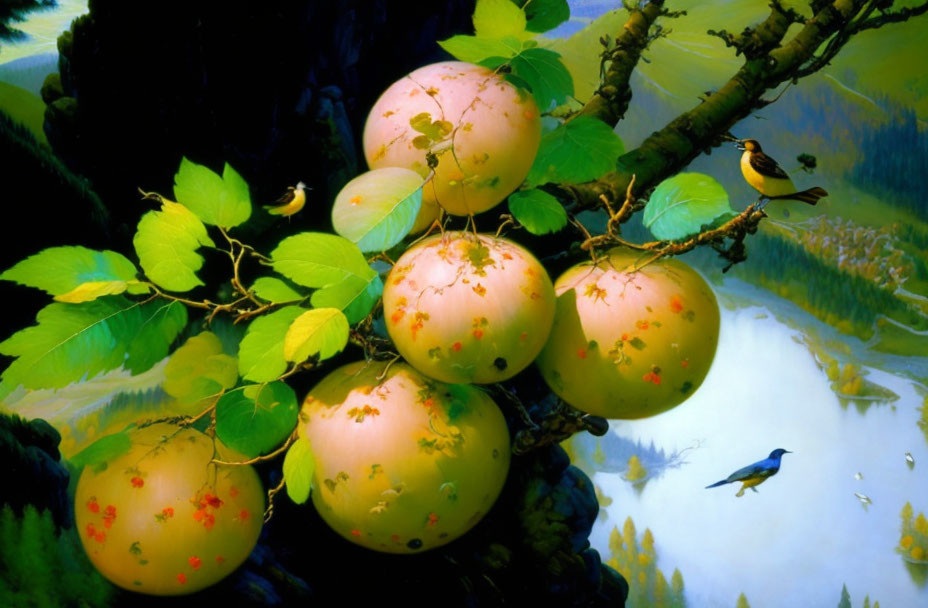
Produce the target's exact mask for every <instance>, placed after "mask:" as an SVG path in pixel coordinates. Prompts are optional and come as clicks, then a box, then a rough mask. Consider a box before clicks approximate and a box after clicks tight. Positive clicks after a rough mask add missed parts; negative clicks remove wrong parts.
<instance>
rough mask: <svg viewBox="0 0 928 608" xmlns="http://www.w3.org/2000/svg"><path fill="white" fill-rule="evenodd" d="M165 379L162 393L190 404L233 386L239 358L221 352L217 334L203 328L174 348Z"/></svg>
mask: <svg viewBox="0 0 928 608" xmlns="http://www.w3.org/2000/svg"><path fill="white" fill-rule="evenodd" d="M164 378H165V380H164V392H166V393H167V394H168V395H170V396H172V397H174V398H175V399H177V400H178V401H180V402H181V403H192V402H195V401H199V400H201V399H205V398H206V397H210V396H213V395H217V394H219V393H220V392H221V391H222V390H224V389H228V388H232V387H233V386H235V382H236V381H237V380H238V360H237V359H236V358H235V357H230V356H229V355H226V354H224V353H223V352H222V342H220V340H219V338H218V337H217V336H216V334H214V333H212V332H208V331H204V332H202V333H200V334H198V335H196V336H193V337H192V338H190V339H189V340H187V342H185V343H184V345H183V346H181V347H180V348H178V349H177V350H176V351H174V353H173V354H172V355H171V358H170V359H169V360H168V363H167V366H165V368H164Z"/></svg>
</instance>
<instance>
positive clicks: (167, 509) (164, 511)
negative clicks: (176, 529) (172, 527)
mask: <svg viewBox="0 0 928 608" xmlns="http://www.w3.org/2000/svg"><path fill="white" fill-rule="evenodd" d="M161 514H162V515H164V516H165V517H174V508H173V507H165V508H164V509H162V510H161Z"/></svg>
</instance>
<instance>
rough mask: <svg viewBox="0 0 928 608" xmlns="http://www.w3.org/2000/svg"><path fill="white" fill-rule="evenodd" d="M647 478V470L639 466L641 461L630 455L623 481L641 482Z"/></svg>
mask: <svg viewBox="0 0 928 608" xmlns="http://www.w3.org/2000/svg"><path fill="white" fill-rule="evenodd" d="M647 476H648V471H647V469H645V468H644V466H643V465H642V464H641V459H639V458H638V456H637V455H636V454H632V456H631V458H629V459H628V470H626V471H625V479H627V480H628V481H641V480H642V479H644V478H645V477H647Z"/></svg>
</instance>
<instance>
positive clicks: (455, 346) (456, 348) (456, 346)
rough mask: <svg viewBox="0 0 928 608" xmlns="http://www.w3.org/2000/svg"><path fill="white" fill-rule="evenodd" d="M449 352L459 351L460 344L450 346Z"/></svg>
mask: <svg viewBox="0 0 928 608" xmlns="http://www.w3.org/2000/svg"><path fill="white" fill-rule="evenodd" d="M451 350H453V351H454V352H458V351H459V350H461V343H460V342H455V343H454V344H452V345H451Z"/></svg>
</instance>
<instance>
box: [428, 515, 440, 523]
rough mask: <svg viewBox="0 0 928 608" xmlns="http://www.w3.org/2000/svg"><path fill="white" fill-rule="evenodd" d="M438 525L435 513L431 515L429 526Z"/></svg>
mask: <svg viewBox="0 0 928 608" xmlns="http://www.w3.org/2000/svg"><path fill="white" fill-rule="evenodd" d="M437 523H438V516H437V515H435V513H429V524H428V525H429V526H434V525H435V524H437Z"/></svg>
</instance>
